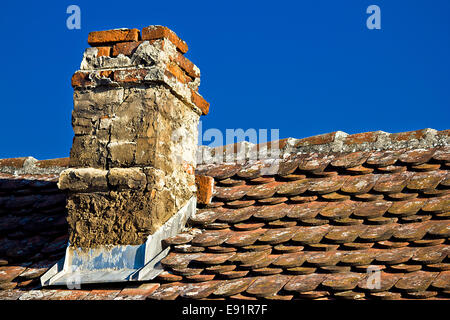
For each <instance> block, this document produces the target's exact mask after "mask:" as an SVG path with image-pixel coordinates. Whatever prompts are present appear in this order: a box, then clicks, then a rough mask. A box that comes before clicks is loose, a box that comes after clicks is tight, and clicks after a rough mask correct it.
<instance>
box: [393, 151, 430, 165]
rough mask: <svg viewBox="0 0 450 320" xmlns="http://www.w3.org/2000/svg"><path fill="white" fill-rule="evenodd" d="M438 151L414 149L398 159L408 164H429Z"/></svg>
mask: <svg viewBox="0 0 450 320" xmlns="http://www.w3.org/2000/svg"><path fill="white" fill-rule="evenodd" d="M435 151H436V149H434V148H433V149H413V150H408V151H405V152H404V153H402V154H401V155H400V157H399V158H398V159H399V160H400V161H401V162H403V163H406V164H412V165H418V164H422V163H425V162H428V161H429V160H430V159H431V158H432V157H433V155H434V153H435Z"/></svg>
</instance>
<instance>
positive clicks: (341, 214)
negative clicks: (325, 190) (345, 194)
mask: <svg viewBox="0 0 450 320" xmlns="http://www.w3.org/2000/svg"><path fill="white" fill-rule="evenodd" d="M357 205H358V203H357V202H354V201H351V200H347V201H342V202H339V203H333V202H330V203H328V205H327V206H326V207H325V208H323V209H322V210H320V212H319V215H320V216H321V217H323V218H325V219H331V220H336V219H342V218H348V217H349V216H350V215H351V214H352V213H353V211H354V210H355V208H356V207H357Z"/></svg>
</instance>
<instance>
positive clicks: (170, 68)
mask: <svg viewBox="0 0 450 320" xmlns="http://www.w3.org/2000/svg"><path fill="white" fill-rule="evenodd" d="M166 68H167V69H166V76H168V77H175V78H176V79H177V80H178V81H180V82H181V83H183V84H186V83H188V82H190V81H192V79H191V78H189V77H188V76H187V75H186V74H185V73H184V72H183V70H181V68H180V67H179V66H178V65H176V64H175V63H169V64H168V65H167V66H166Z"/></svg>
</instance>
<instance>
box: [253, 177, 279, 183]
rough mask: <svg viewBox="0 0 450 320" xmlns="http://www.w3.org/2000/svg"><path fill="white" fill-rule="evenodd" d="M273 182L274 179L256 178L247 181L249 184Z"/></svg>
mask: <svg viewBox="0 0 450 320" xmlns="http://www.w3.org/2000/svg"><path fill="white" fill-rule="evenodd" d="M274 181H275V177H267V176H265V177H258V178H255V179H250V180H248V183H249V184H267V183H270V182H274Z"/></svg>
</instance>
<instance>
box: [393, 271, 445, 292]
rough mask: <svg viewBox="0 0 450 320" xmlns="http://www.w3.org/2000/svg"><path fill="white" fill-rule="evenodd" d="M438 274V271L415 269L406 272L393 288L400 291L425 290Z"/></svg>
mask: <svg viewBox="0 0 450 320" xmlns="http://www.w3.org/2000/svg"><path fill="white" fill-rule="evenodd" d="M437 276H438V272H426V271H416V272H411V273H406V274H405V275H404V276H403V277H402V278H401V279H400V280H399V281H398V282H397V283H396V284H395V288H397V289H398V290H402V291H407V292H411V291H425V290H427V288H428V287H429V286H430V285H431V283H432V282H433V281H434V280H435V279H436V277H437Z"/></svg>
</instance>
